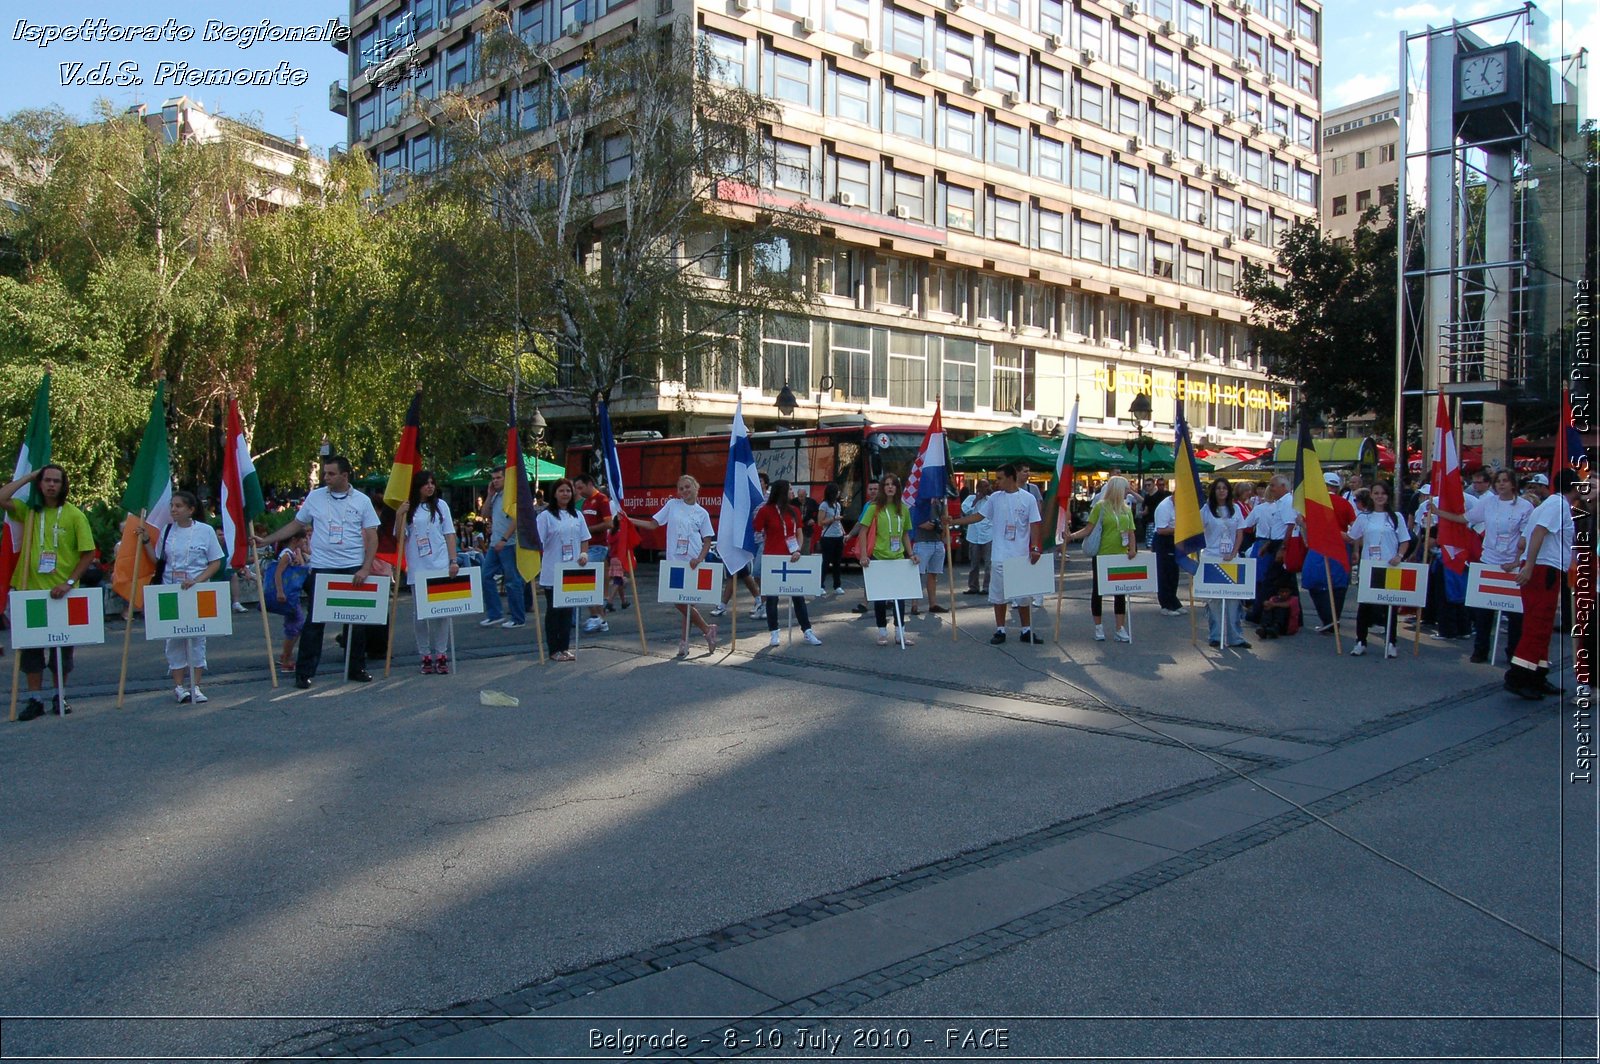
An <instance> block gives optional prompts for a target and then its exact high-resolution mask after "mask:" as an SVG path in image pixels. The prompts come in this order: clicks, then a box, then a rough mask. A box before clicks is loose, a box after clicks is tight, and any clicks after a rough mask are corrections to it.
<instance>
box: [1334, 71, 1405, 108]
mask: <svg viewBox="0 0 1600 1064" xmlns="http://www.w3.org/2000/svg"><path fill="white" fill-rule="evenodd" d="M1393 91H1394V75H1392V74H1355V75H1352V76H1351V77H1348V78H1345V79H1344V80H1343V81H1341V82H1340V83H1339V84H1337V85H1335V86H1334V87H1333V89H1332V90H1331V91H1330V92H1329V93H1328V100H1329V103H1331V104H1332V106H1334V107H1343V106H1344V105H1345V104H1347V103H1355V102H1356V101H1357V100H1365V99H1367V98H1368V97H1371V96H1381V95H1383V94H1384V93H1386V92H1393Z"/></svg>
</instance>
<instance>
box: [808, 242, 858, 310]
mask: <svg viewBox="0 0 1600 1064" xmlns="http://www.w3.org/2000/svg"><path fill="white" fill-rule="evenodd" d="M859 262H860V252H857V251H853V250H851V249H849V248H843V247H834V248H831V249H829V250H827V251H825V252H824V253H822V254H820V255H818V256H817V257H816V260H815V262H814V264H813V265H814V270H813V280H814V283H815V285H816V290H817V294H818V295H824V296H843V297H844V298H846V299H849V300H851V301H852V302H854V301H855V299H856V281H857V278H858V276H859V269H858V263H859Z"/></svg>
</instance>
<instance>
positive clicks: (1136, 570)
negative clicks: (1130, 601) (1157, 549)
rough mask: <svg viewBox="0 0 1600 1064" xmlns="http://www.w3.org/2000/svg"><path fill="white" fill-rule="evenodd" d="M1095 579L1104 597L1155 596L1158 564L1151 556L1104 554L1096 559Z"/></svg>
mask: <svg viewBox="0 0 1600 1064" xmlns="http://www.w3.org/2000/svg"><path fill="white" fill-rule="evenodd" d="M1095 579H1096V580H1097V581H1099V587H1100V594H1102V595H1154V594H1155V593H1156V562H1155V558H1154V557H1152V556H1151V555H1149V554H1135V555H1134V556H1133V557H1132V558H1130V557H1128V556H1127V555H1126V554H1102V555H1101V556H1100V557H1098V558H1096V559H1095Z"/></svg>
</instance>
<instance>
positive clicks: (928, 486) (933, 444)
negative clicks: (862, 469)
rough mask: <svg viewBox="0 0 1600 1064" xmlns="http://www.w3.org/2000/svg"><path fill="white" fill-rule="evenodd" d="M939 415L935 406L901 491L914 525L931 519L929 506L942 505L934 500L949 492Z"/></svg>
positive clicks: (941, 423)
mask: <svg viewBox="0 0 1600 1064" xmlns="http://www.w3.org/2000/svg"><path fill="white" fill-rule="evenodd" d="M939 415H940V408H939V406H937V405H936V406H935V407H934V408H933V422H932V424H930V425H929V426H928V432H927V435H925V436H923V437H922V446H921V447H919V448H917V459H916V461H914V462H912V463H911V472H910V473H909V474H907V475H906V483H905V487H904V489H902V491H901V493H900V497H901V498H902V499H903V500H905V504H906V505H907V506H909V507H911V523H912V524H913V525H920V524H922V523H923V522H924V521H929V520H932V518H931V517H929V514H930V513H932V512H933V511H932V507H933V506H935V505H942V502H939V503H936V502H935V500H943V499H944V498H945V497H946V496H948V495H949V494H950V465H949V463H948V462H947V461H946V460H945V446H944V423H943V422H942V421H941V420H940V416H939ZM941 516H943V515H942V514H941Z"/></svg>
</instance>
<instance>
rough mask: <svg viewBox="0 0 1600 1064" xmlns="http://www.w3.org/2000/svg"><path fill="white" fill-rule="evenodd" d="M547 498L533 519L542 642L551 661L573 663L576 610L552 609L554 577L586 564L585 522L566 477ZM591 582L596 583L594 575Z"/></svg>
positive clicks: (552, 489) (586, 527) (553, 488)
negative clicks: (539, 552) (541, 599)
mask: <svg viewBox="0 0 1600 1064" xmlns="http://www.w3.org/2000/svg"><path fill="white" fill-rule="evenodd" d="M548 498H549V499H550V505H549V507H547V508H546V509H544V510H541V511H539V517H538V520H537V523H538V526H539V544H540V547H541V549H542V550H543V551H544V553H543V555H542V557H541V558H540V562H539V586H540V587H541V588H543V589H544V606H545V614H544V618H545V620H544V641H545V645H546V646H547V647H549V648H550V660H551V661H576V660H577V658H576V657H575V656H574V655H573V653H572V621H573V616H574V614H576V613H577V612H578V611H577V610H576V609H574V608H573V607H571V606H562V607H561V608H560V609H557V608H556V578H557V577H558V576H559V574H560V572H561V567H562V566H564V565H579V566H587V565H588V564H589V547H588V543H589V523H588V522H587V521H585V520H584V519H583V512H582V511H581V510H579V509H578V493H577V491H575V490H574V489H573V487H572V481H570V480H568V479H567V478H566V477H562V478H561V479H560V480H558V481H556V482H555V484H554V485H553V486H552V487H551V488H550V493H549V496H548ZM596 564H597V565H598V564H600V563H596ZM595 580H596V581H597V582H598V581H599V580H600V576H599V575H598V574H597V575H596V577H595Z"/></svg>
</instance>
